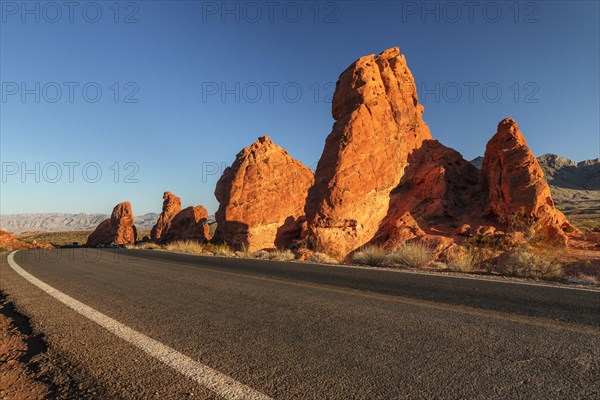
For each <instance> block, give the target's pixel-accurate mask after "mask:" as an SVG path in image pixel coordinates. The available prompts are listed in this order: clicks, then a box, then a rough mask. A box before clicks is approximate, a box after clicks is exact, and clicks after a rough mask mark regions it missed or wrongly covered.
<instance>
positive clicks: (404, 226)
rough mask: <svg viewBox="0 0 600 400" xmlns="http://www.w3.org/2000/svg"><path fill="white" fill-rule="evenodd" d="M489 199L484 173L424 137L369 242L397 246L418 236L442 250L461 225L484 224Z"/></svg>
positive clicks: (450, 244) (453, 152)
mask: <svg viewBox="0 0 600 400" xmlns="http://www.w3.org/2000/svg"><path fill="white" fill-rule="evenodd" d="M485 201H486V197H485V193H484V185H483V179H482V177H481V173H480V171H479V170H478V169H477V168H475V167H474V166H473V165H472V164H471V163H469V162H468V161H466V160H464V159H463V158H462V156H461V155H460V154H459V153H458V152H457V151H455V150H452V149H450V148H448V147H445V146H444V145H442V144H441V143H439V142H438V141H436V140H426V141H424V142H423V144H422V146H421V147H420V148H419V149H417V150H415V151H414V152H412V153H411V155H410V157H409V165H408V167H407V168H406V169H405V171H404V176H403V178H402V180H401V182H400V184H399V185H398V187H396V188H395V189H394V190H393V191H392V192H391V193H390V198H389V207H388V208H387V211H388V212H387V215H386V217H385V218H384V219H383V221H382V223H381V225H380V230H379V232H378V234H377V235H376V236H375V237H374V239H373V240H372V241H371V242H372V243H377V244H383V245H385V246H386V247H388V248H390V249H394V248H396V247H397V246H399V245H401V244H402V243H404V242H405V241H407V240H412V239H418V240H419V241H422V242H427V243H429V244H431V245H432V246H433V247H434V248H435V249H436V250H437V252H442V251H444V250H446V249H448V248H451V247H452V246H453V245H454V240H452V239H451V238H452V237H455V236H457V235H458V233H457V232H456V230H457V229H456V227H457V226H459V225H468V224H477V223H481V220H482V215H483V213H482V210H484V209H485Z"/></svg>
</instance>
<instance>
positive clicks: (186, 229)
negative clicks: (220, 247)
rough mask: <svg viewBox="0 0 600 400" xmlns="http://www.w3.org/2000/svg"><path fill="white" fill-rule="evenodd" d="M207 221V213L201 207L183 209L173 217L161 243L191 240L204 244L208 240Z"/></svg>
mask: <svg viewBox="0 0 600 400" xmlns="http://www.w3.org/2000/svg"><path fill="white" fill-rule="evenodd" d="M207 220H208V212H207V211H206V208H204V207H203V206H197V207H187V208H184V209H183V210H181V211H180V212H178V213H177V215H175V216H174V217H173V219H172V221H171V223H170V226H169V228H168V231H166V232H165V233H164V235H163V241H164V242H173V241H175V240H193V241H196V242H199V243H206V242H208V241H209V240H210V233H209V226H208V224H207V223H206V221H207Z"/></svg>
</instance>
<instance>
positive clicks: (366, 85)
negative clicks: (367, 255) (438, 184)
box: [306, 48, 431, 257]
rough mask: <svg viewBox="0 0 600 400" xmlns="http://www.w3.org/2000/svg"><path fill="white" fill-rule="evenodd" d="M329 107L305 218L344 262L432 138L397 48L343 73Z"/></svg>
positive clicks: (372, 230) (376, 223)
mask: <svg viewBox="0 0 600 400" xmlns="http://www.w3.org/2000/svg"><path fill="white" fill-rule="evenodd" d="M332 107H333V117H334V119H335V124H334V125H333V130H332V132H331V133H330V134H329V136H328V137H327V141H326V143H325V149H324V150H323V154H322V156H321V159H320V161H319V164H318V166H317V171H316V173H315V185H314V186H313V187H312V188H311V189H310V191H309V196H308V200H307V204H306V216H307V219H308V226H309V230H310V232H311V233H312V235H313V236H314V238H315V239H316V242H317V243H316V244H317V246H318V247H319V248H320V249H323V250H324V251H327V252H328V253H330V254H332V255H336V256H340V257H341V256H345V255H346V254H348V253H349V252H351V251H353V250H354V249H356V248H358V247H360V246H362V245H364V244H365V243H367V242H369V241H370V240H371V239H372V238H373V236H374V235H375V234H376V233H377V231H378V230H379V228H380V224H381V222H382V220H383V219H384V217H385V216H386V214H387V211H388V206H389V201H390V192H391V191H392V190H393V189H394V188H396V187H397V186H398V184H399V183H400V181H401V179H402V176H403V175H404V169H405V168H406V167H407V165H408V157H409V155H410V154H411V153H412V152H413V151H414V150H415V149H417V148H419V147H420V146H421V144H422V142H423V141H424V140H427V139H431V135H430V133H429V128H428V127H427V125H426V124H425V122H423V119H422V118H421V116H422V114H423V106H421V105H419V103H418V101H417V91H416V86H415V83H414V79H413V76H412V74H411V72H410V70H409V69H408V67H407V66H406V60H405V58H404V56H403V55H401V54H400V50H399V49H398V48H392V49H389V50H386V51H384V52H383V53H381V54H380V55H378V56H375V55H370V56H366V57H361V58H360V59H359V60H358V61H356V62H355V63H354V64H352V65H351V66H350V67H349V68H348V69H346V71H344V72H343V73H342V75H341V76H340V78H339V81H338V83H337V88H336V91H335V94H334V97H333V105H332Z"/></svg>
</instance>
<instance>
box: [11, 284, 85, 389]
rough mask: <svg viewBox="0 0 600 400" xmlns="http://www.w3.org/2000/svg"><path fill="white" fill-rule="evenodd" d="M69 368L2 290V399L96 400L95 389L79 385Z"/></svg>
mask: <svg viewBox="0 0 600 400" xmlns="http://www.w3.org/2000/svg"><path fill="white" fill-rule="evenodd" d="M69 369H70V367H69V366H67V365H65V363H64V361H63V360H61V359H60V357H58V356H56V355H52V354H51V352H49V351H48V349H47V346H46V344H45V342H44V339H43V337H42V335H41V334H36V333H34V332H33V331H32V329H31V327H30V325H29V320H28V319H27V317H25V316H24V315H22V314H20V313H19V312H18V311H17V310H16V309H15V307H14V306H13V304H12V303H11V302H10V301H8V299H7V298H6V296H5V294H4V293H2V292H1V291H0V399H3V400H9V399H10V400H30V399H31V400H34V399H74V398H93V397H96V396H95V395H96V392H95V390H93V389H90V388H85V387H82V386H81V385H79V384H78V383H77V382H76V381H75V379H73V378H72V377H71V376H70V374H69V373H68V372H67V371H68V370H69Z"/></svg>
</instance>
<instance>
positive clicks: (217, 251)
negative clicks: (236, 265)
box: [204, 243, 235, 257]
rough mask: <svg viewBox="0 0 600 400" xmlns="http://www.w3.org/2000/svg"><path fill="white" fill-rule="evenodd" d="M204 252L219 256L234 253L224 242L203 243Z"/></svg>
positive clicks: (232, 254) (230, 255)
mask: <svg viewBox="0 0 600 400" xmlns="http://www.w3.org/2000/svg"><path fill="white" fill-rule="evenodd" d="M204 248H205V252H207V253H211V254H213V255H215V256H220V257H233V256H234V255H235V253H234V252H233V251H232V250H231V249H230V248H229V246H227V245H226V244H212V243H207V244H205V245H204Z"/></svg>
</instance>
